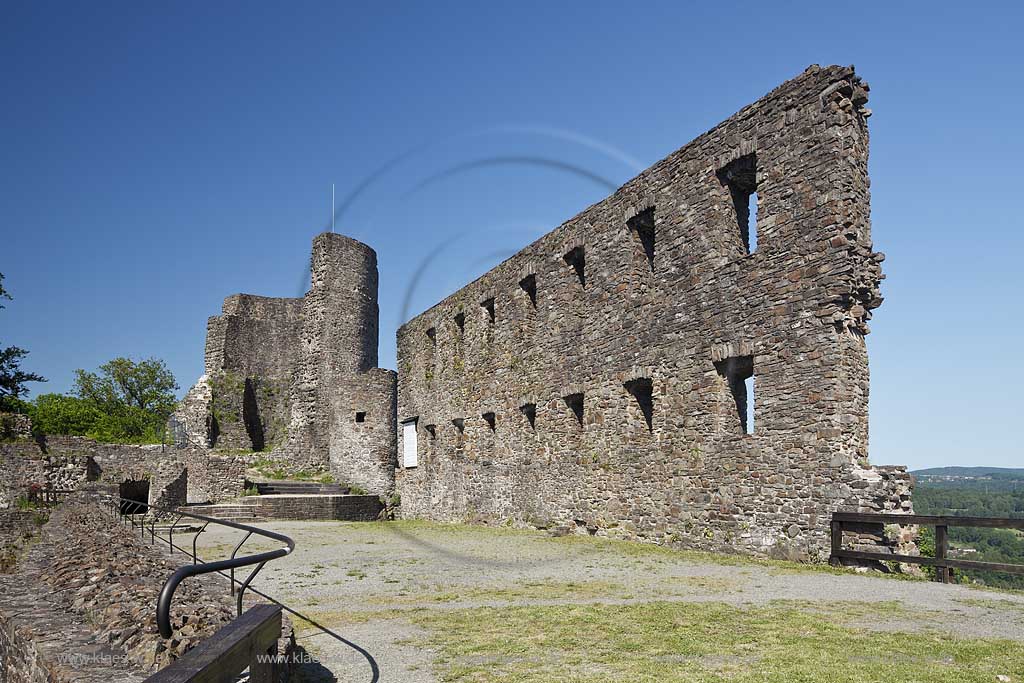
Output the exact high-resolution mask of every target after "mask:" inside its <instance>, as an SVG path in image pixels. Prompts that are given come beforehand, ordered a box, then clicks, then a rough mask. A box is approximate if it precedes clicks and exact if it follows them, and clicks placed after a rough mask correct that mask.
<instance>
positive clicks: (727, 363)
mask: <svg viewBox="0 0 1024 683" xmlns="http://www.w3.org/2000/svg"><path fill="white" fill-rule="evenodd" d="M715 369H716V370H717V371H718V374H719V375H720V376H721V377H722V379H724V380H725V384H726V386H727V387H728V388H729V393H730V394H731V396H732V400H733V403H734V404H735V405H736V417H737V420H738V422H737V424H738V426H739V432H740V434H753V433H754V357H753V356H734V357H732V358H726V359H725V360H721V361H718V362H717V363H715Z"/></svg>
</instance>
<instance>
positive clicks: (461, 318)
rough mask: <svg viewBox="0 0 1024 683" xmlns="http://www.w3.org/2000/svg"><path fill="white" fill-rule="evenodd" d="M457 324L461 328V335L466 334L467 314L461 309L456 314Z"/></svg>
mask: <svg viewBox="0 0 1024 683" xmlns="http://www.w3.org/2000/svg"><path fill="white" fill-rule="evenodd" d="M455 326H456V327H457V328H459V336H460V337H461V336H463V335H464V334H466V314H465V313H463V312H462V311H459V312H458V313H456V314H455Z"/></svg>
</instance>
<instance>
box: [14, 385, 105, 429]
mask: <svg viewBox="0 0 1024 683" xmlns="http://www.w3.org/2000/svg"><path fill="white" fill-rule="evenodd" d="M31 415H32V427H33V429H35V430H36V431H38V432H40V433H42V434H61V435H67V434H73V435H76V436H84V435H86V434H90V433H92V432H94V431H95V430H96V426H97V423H98V422H99V421H100V418H101V417H102V414H101V413H100V411H99V410H98V409H97V408H96V406H95V405H94V404H93V403H92V402H90V401H86V400H84V399H81V398H78V397H77V396H65V395H64V394H42V395H40V396H37V397H36V400H35V402H34V404H33V406H32V411H31Z"/></svg>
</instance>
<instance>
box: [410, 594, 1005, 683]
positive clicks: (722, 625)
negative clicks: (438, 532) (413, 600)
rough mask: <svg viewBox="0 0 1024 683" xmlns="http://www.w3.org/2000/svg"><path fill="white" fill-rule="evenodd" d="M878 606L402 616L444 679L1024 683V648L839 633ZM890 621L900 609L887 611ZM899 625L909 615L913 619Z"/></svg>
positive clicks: (654, 605) (594, 608)
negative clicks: (431, 652) (1005, 680)
mask: <svg viewBox="0 0 1024 683" xmlns="http://www.w3.org/2000/svg"><path fill="white" fill-rule="evenodd" d="M878 609H879V606H877V605H859V603H853V604H850V605H843V604H838V605H835V604H834V605H833V606H832V608H830V609H829V610H827V611H825V612H823V611H822V610H820V609H818V610H814V611H806V610H804V609H801V608H800V606H796V605H791V604H779V605H773V606H770V607H765V608H752V609H742V608H737V607H731V606H728V605H724V604H720V603H704V604H692V603H675V602H651V603H645V604H638V605H596V604H590V605H559V606H553V607H551V606H549V607H505V608H500V609H498V608H484V609H471V610H451V611H450V610H437V611H433V610H429V611H427V610H422V611H415V612H410V613H408V615H407V616H408V618H410V619H411V620H412V621H413V622H414V623H416V624H418V625H419V626H422V627H424V628H426V629H428V630H429V631H430V632H431V635H430V636H429V637H428V638H427V639H426V641H425V642H423V643H422V644H423V645H425V646H428V647H431V648H433V649H435V650H436V651H437V652H438V659H437V662H436V664H437V665H438V670H439V672H440V674H441V680H443V681H461V682H476V681H509V682H516V683H533V682H536V683H542V682H543V683H570V682H571V683H583V682H584V681H586V682H588V683H589V682H595V683H611V682H613V681H614V682H620V681H621V682H623V683H625V682H626V681H629V682H636V681H640V682H646V681H650V682H652V683H653V682H655V681H658V682H662V681H669V682H672V681H679V682H683V681H685V682H688V683H690V682H693V683H698V682H699V683H706V682H711V681H726V680H728V681H733V682H737V683H754V682H755V681H757V682H759V683H760V682H762V681H767V682H778V683H800V682H807V683H811V682H814V683H820V682H828V683H847V682H848V683H883V682H892V683H897V682H900V683H902V682H904V681H916V682H918V683H932V682H936V681H949V682H953V681H956V682H958V683H959V682H964V683H973V682H977V683H982V682H984V683H991V682H992V681H995V680H997V679H996V676H997V675H1005V676H1010V677H1011V680H1014V681H1016V680H1019V679H1020V677H1021V676H1024V644H1021V643H1016V642H1011V641H1002V640H975V639H959V638H955V637H951V636H948V635H937V634H934V633H927V632H925V633H898V632H897V633H894V632H870V631H865V630H861V629H859V628H857V627H856V626H854V625H851V624H849V623H844V619H845V617H844V616H843V615H844V614H847V613H849V614H850V615H851V616H856V617H858V618H863V617H864V616H865V615H871V614H873V613H875V611H876V610H878ZM881 611H882V613H884V614H886V615H887V616H892V615H893V614H894V613H896V614H904V612H905V610H902V608H900V607H898V606H894V605H892V604H889V603H885V604H884V605H883V606H882V607H881ZM904 616H907V617H908V618H912V617H913V613H912V612H906V613H905V614H904Z"/></svg>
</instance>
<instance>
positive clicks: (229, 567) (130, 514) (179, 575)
mask: <svg viewBox="0 0 1024 683" xmlns="http://www.w3.org/2000/svg"><path fill="white" fill-rule="evenodd" d="M107 497H108V498H109V499H110V503H111V508H112V509H113V510H114V513H115V515H118V516H120V517H121V518H122V519H127V520H128V521H130V522H131V524H132V526H133V527H134V526H135V525H136V521H138V523H139V528H140V529H141V530H142V536H143V538H145V535H146V517H147V516H148V515H149V513H150V511H154V512H155V513H156V514H154V516H153V518H152V520H151V521H150V524H149V533H150V537H151V539H152V540H153V541H154V542H155V540H156V536H157V534H156V524H157V521H158V517H159V514H160V513H163V514H164V516H165V519H167V520H169V519H170V518H172V517H173V518H174V521H173V522H172V523H171V524H170V526H169V527H167V528H168V530H169V540H168V545H169V546H170V547H171V549H172V550H173V549H175V548H176V546H175V545H174V530H175V529H176V528H177V527H178V523H179V522H180V521H181V519H182V518H183V517H187V518H189V519H196V520H199V521H200V522H203V526H202V527H201V528H200V529H198V530H197V531H195V536H194V537H193V539H192V564H186V565H184V566H181V567H179V568H178V569H176V570H175V571H174V573H173V574H171V575H170V577H168V579H167V581H165V582H164V587H163V589H162V590H161V591H160V599H159V600H158V601H157V607H156V623H157V627H158V628H159V629H160V635H161V636H162V637H164V638H170V637H171V635H172V634H173V633H174V629H173V628H172V627H171V601H172V600H173V599H174V591H176V590H177V589H178V586H179V585H180V584H181V582H182V581H184V580H185V579H187V578H189V577H191V576H198V575H200V574H213V573H218V574H221V575H222V576H223V575H224V572H225V571H230V572H231V575H230V581H231V592H232V594H234V590H235V569H237V568H239V567H249V566H252V565H256V568H255V569H253V570H252V572H251V573H250V574H249V576H248V577H246V579H245V581H243V582H242V584H241V586H240V587H239V589H238V604H237V608H238V614H241V613H242V598H243V596H244V595H245V590H246V589H247V588H248V587H249V584H250V583H252V580H253V579H254V578H256V575H257V574H259V573H260V570H261V569H263V566H264V565H265V564H266V563H267V562H270V561H271V560H276V559H277V558H279V557H284V556H285V555H289V554H291V552H292V551H293V550H295V541H293V540H292V539H291V538H289V537H288V536H285V535H284V534H279V533H276V532H274V531H268V530H266V529H260V528H259V527H254V526H251V525H248V524H240V523H239V522H231V521H229V520H226V519H216V518H214V517H207V516H206V515H196V514H192V513H190V512H182V511H181V510H176V509H170V508H164V507H159V506H156V505H150V504H149V503H143V502H141V501H137V500H131V499H128V498H122V497H121V496H114V495H108V496H107ZM126 510H127V512H126ZM140 513H141V514H142V519H141V520H136V519H135V516H136V515H137V514H140ZM210 524H219V525H221V526H226V527H231V528H232V529H238V530H240V531H245V532H247V533H246V536H245V538H243V539H242V540H241V541H240V542H239V543H238V545H236V546H235V549H234V550H233V551H232V553H231V557H230V558H229V559H226V560H215V561H213V562H202V563H200V562H199V556H198V555H197V554H196V540H197V539H198V538H199V534H201V533H203V532H204V531H205V530H206V527H207V526H209V525H210ZM161 528H164V527H163V526H162V527H161ZM253 534H255V535H257V536H263V537H264V538H269V539H272V540H275V541H281V542H282V543H284V544H285V547H283V548H278V549H276V550H268V551H266V552H262V553H256V554H255V555H244V556H242V557H236V555H237V553H238V550H239V549H240V548H241V547H242V544H243V543H245V542H246V541H247V540H248V539H249V538H250V537H251V536H252V535H253ZM161 540H162V539H161Z"/></svg>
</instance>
